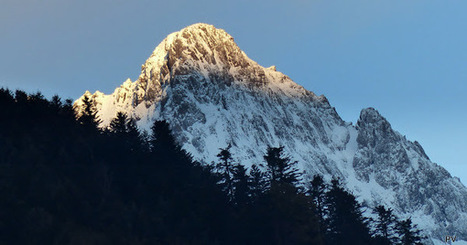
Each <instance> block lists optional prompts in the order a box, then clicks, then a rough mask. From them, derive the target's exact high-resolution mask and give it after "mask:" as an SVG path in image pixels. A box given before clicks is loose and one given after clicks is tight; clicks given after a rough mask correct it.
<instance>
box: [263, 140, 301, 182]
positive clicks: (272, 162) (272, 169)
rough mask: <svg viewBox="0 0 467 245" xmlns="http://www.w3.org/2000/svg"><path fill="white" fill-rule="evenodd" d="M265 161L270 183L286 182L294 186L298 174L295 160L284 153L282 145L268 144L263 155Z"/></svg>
mask: <svg viewBox="0 0 467 245" xmlns="http://www.w3.org/2000/svg"><path fill="white" fill-rule="evenodd" d="M264 160H265V161H266V163H267V169H268V171H267V173H268V175H269V176H268V177H269V180H270V183H271V185H274V184H288V185H291V186H295V184H297V183H298V180H299V177H300V174H299V172H298V169H297V168H296V167H295V166H296V165H297V162H296V161H292V160H291V159H290V157H289V156H287V155H285V154H284V147H283V146H280V147H271V146H269V147H268V149H267V152H266V155H265V156H264Z"/></svg>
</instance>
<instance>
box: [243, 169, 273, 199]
mask: <svg viewBox="0 0 467 245" xmlns="http://www.w3.org/2000/svg"><path fill="white" fill-rule="evenodd" d="M259 166H262V165H259ZM249 175H250V177H249V180H248V182H249V185H248V192H249V196H250V198H251V199H252V201H255V200H257V199H258V198H259V197H261V196H262V195H263V194H264V193H265V192H266V190H267V188H268V183H267V179H266V176H265V173H264V172H263V171H261V169H260V168H259V167H258V165H256V164H253V166H251V169H250V174H249Z"/></svg>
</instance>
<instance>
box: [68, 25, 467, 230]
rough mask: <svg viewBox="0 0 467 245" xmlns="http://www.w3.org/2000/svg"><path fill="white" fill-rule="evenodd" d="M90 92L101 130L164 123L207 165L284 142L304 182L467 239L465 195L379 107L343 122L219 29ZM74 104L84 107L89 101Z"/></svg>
mask: <svg viewBox="0 0 467 245" xmlns="http://www.w3.org/2000/svg"><path fill="white" fill-rule="evenodd" d="M86 95H87V96H89V97H91V98H93V101H94V103H95V105H96V108H97V109H98V115H99V117H100V119H101V120H102V124H101V126H102V127H106V126H107V125H108V124H109V123H110V121H111V119H112V118H113V117H115V115H116V113H117V112H119V111H122V112H126V113H127V114H129V115H130V116H131V117H133V118H135V119H137V121H138V122H137V123H138V126H139V127H140V128H141V129H143V130H148V129H149V128H150V126H151V125H152V122H153V121H154V120H161V119H164V120H167V121H168V122H169V123H170V125H171V127H172V130H173V132H174V134H175V136H176V139H177V141H178V142H179V143H180V144H181V145H182V146H183V148H184V149H185V150H187V151H188V152H190V153H191V154H192V155H193V156H194V158H195V159H197V160H199V161H201V162H203V163H205V164H210V163H212V162H213V161H216V155H217V153H218V152H219V148H220V147H225V146H227V145H228V144H231V145H232V153H233V155H234V157H235V159H236V160H237V161H239V162H240V163H242V164H244V165H246V166H251V165H252V164H255V163H260V162H262V161H263V157H262V156H263V154H264V152H265V150H266V147H267V146H268V145H272V146H279V145H282V146H285V150H286V152H287V153H288V154H289V155H290V156H291V157H292V158H293V159H294V160H297V161H298V162H299V165H300V168H301V169H302V170H303V171H304V172H305V173H306V174H305V178H304V181H307V180H309V178H311V177H312V176H313V175H314V174H321V175H323V176H325V178H326V179H328V180H329V179H330V178H331V177H332V176H336V177H340V178H341V179H342V180H343V181H344V182H345V183H346V185H347V187H348V188H349V190H351V191H352V192H353V193H354V194H356V195H357V196H358V199H359V200H360V201H361V202H363V204H364V205H365V206H367V207H373V206H375V205H376V204H383V205H385V206H387V207H391V208H393V209H394V211H395V213H396V214H398V215H399V216H400V217H403V218H406V217H409V216H410V217H412V219H413V221H414V222H415V223H417V224H418V225H419V227H420V228H422V229H424V230H425V231H426V232H427V234H428V235H430V236H432V237H434V238H436V239H439V238H441V237H442V236H445V235H447V234H448V235H455V234H457V237H466V238H467V189H466V188H465V187H464V186H463V185H462V184H461V183H460V181H459V180H458V179H457V178H453V177H451V175H450V174H449V173H448V172H447V171H446V170H445V169H443V168H442V167H440V166H438V165H437V164H435V163H432V162H431V161H430V159H429V158H428V157H427V155H426V154H425V152H424V151H423V149H422V147H421V146H420V145H419V144H418V143H417V142H410V141H408V140H406V139H405V137H404V136H402V135H401V134H399V133H398V132H396V131H394V130H393V129H392V128H391V125H390V124H389V122H388V121H387V120H386V119H385V118H384V117H382V116H381V115H380V114H379V113H378V112H377V111H376V110H375V109H372V108H368V109H364V110H362V112H361V115H360V119H359V120H358V122H357V124H356V126H353V125H352V124H351V123H348V122H344V121H343V120H342V119H341V118H340V117H339V115H338V114H337V113H336V111H335V109H334V108H333V107H331V106H330V104H329V102H328V100H327V99H326V98H325V97H324V96H322V95H321V96H317V95H315V94H314V93H313V92H310V91H307V90H306V89H304V88H303V87H302V86H300V85H298V84H296V83H295V82H293V81H292V80H291V79H290V78H289V77H287V76H286V75H284V74H282V73H280V72H278V71H276V68H275V67H270V68H264V67H262V66H260V65H258V64H257V63H256V62H254V61H252V60H251V59H249V58H248V57H247V55H246V54H245V53H244V52H243V51H242V50H240V48H239V47H238V46H237V45H236V44H235V42H234V39H233V38H232V37H231V36H230V35H229V34H227V33H226V32H225V31H224V30H221V29H216V28H215V27H214V26H212V25H207V24H195V25H192V26H189V27H186V28H184V29H182V30H181V31H179V32H175V33H172V34H170V35H169V36H167V38H165V39H164V40H163V41H162V42H161V43H160V44H159V45H158V46H157V48H156V49H155V50H154V52H153V53H152V54H151V56H150V57H149V58H148V60H147V61H146V63H145V64H143V66H142V70H141V75H140V76H139V78H138V79H137V80H136V81H134V82H132V81H130V80H129V79H128V80H127V81H125V82H124V83H123V84H122V85H121V86H120V87H118V88H117V89H116V90H115V91H114V92H113V93H112V94H109V95H104V94H103V93H100V92H96V93H94V94H91V93H89V92H86ZM75 106H76V108H77V110H78V111H80V110H81V106H82V98H80V99H78V100H77V101H76V102H75Z"/></svg>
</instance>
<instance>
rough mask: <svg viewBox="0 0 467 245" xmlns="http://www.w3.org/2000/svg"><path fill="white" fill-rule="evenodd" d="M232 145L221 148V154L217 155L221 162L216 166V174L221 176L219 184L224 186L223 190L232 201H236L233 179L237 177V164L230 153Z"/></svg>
mask: <svg viewBox="0 0 467 245" xmlns="http://www.w3.org/2000/svg"><path fill="white" fill-rule="evenodd" d="M230 148H231V145H230V144H229V145H228V146H227V147H226V148H219V150H220V152H219V154H217V157H218V158H219V162H218V163H217V164H216V167H215V169H216V172H217V173H218V174H219V175H220V178H221V180H220V182H219V184H220V185H221V186H222V190H223V191H224V192H225V193H226V195H227V197H228V198H229V200H230V201H233V199H234V191H235V190H234V185H233V178H234V175H235V167H236V166H235V165H236V164H235V163H234V161H233V158H232V154H231V153H230Z"/></svg>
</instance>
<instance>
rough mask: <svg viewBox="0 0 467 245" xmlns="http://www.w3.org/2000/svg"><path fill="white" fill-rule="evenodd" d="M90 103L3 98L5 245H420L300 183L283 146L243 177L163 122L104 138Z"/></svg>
mask: <svg viewBox="0 0 467 245" xmlns="http://www.w3.org/2000/svg"><path fill="white" fill-rule="evenodd" d="M84 104H85V108H84V110H83V114H82V115H79V116H78V115H75V112H74V110H73V106H72V101H71V100H66V101H62V100H61V99H60V98H59V97H58V96H54V97H53V98H52V99H51V100H47V99H45V98H44V97H43V96H42V95H41V94H40V93H36V94H26V93H25V92H22V91H15V92H12V91H9V90H7V89H0V197H1V198H0V244H420V241H421V239H422V237H421V235H420V231H419V230H417V228H416V227H415V226H414V225H413V224H412V223H411V220H410V219H406V220H403V221H401V220H399V219H398V218H397V217H395V216H394V215H393V214H392V210H391V209H387V208H385V207H384V206H377V207H375V208H374V210H373V213H374V217H377V218H373V219H368V218H365V217H364V216H363V215H362V212H363V211H364V210H363V209H362V207H361V205H360V204H359V203H358V202H357V200H356V198H355V196H353V195H352V193H350V192H348V191H347V190H346V189H345V188H344V187H343V185H342V184H341V183H340V181H339V179H333V180H332V181H330V182H326V181H325V180H323V178H322V177H321V176H315V177H314V179H313V180H312V181H310V183H306V184H305V185H299V183H304V182H303V180H301V173H300V172H299V171H298V170H297V169H296V168H295V164H296V163H295V162H294V161H293V159H292V158H291V157H290V156H288V155H287V154H286V153H285V152H284V151H283V147H281V146H278V147H273V146H265V147H264V150H265V153H264V162H261V163H257V164H256V165H254V166H253V167H252V168H250V169H246V168H245V167H244V166H243V165H242V164H241V163H239V162H237V161H236V160H235V156H233V155H232V154H231V153H230V150H229V149H230V146H228V145H227V146H225V147H222V148H220V149H219V155H218V162H217V163H213V164H212V165H209V166H207V165H205V164H200V163H197V162H196V161H194V160H193V159H192V157H191V156H190V155H188V154H187V153H186V152H185V151H184V150H183V149H181V147H180V146H178V145H177V144H176V143H175V140H174V138H173V137H172V134H171V131H170V125H168V124H167V123H166V122H163V121H156V122H155V123H154V125H153V127H152V132H151V133H150V135H143V134H142V133H141V132H140V131H139V130H138V128H137V127H136V124H135V121H134V120H133V119H131V118H128V116H127V115H125V114H123V113H118V114H117V115H115V119H114V120H113V121H112V123H111V124H110V127H109V128H106V129H99V128H98V127H97V125H98V124H99V119H98V118H97V117H96V111H95V110H94V108H93V106H92V105H93V103H92V100H91V99H90V98H85V100H84Z"/></svg>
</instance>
